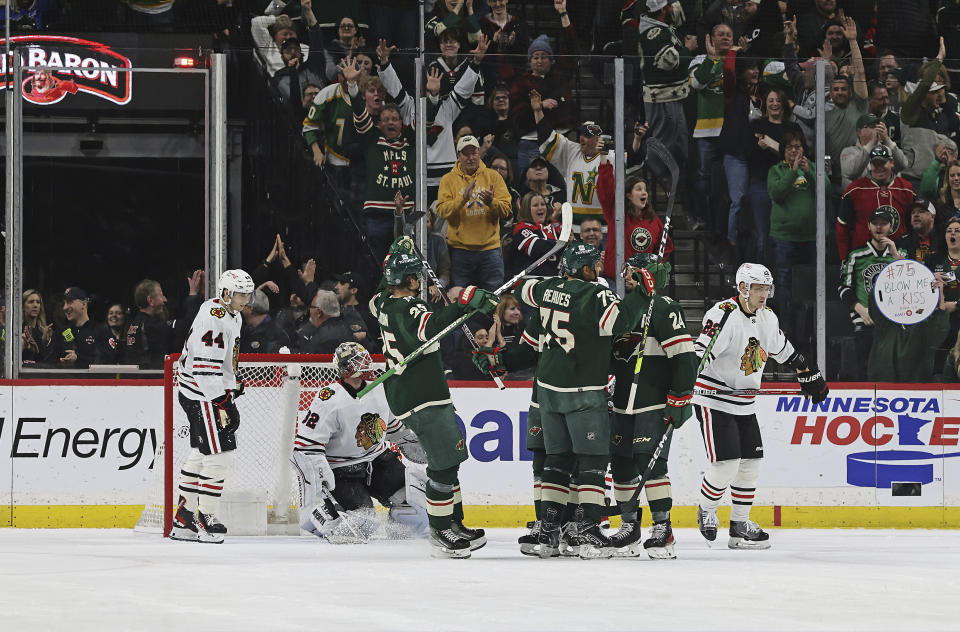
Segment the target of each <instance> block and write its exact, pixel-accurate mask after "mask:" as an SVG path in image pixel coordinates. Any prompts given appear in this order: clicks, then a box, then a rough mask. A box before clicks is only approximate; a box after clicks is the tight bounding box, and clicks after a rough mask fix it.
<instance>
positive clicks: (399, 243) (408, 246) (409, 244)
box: [387, 235, 413, 255]
mask: <svg viewBox="0 0 960 632" xmlns="http://www.w3.org/2000/svg"><path fill="white" fill-rule="evenodd" d="M400 253H404V254H408V255H409V254H413V239H411V238H410V237H409V236H408V235H400V236H399V237H397V238H396V239H394V240H393V243H392V244H390V248H389V249H388V250H387V254H391V255H396V254H400Z"/></svg>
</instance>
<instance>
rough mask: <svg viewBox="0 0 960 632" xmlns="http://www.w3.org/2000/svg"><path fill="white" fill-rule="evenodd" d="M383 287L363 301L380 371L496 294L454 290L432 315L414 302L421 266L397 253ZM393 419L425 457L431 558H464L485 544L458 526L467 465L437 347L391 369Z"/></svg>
mask: <svg viewBox="0 0 960 632" xmlns="http://www.w3.org/2000/svg"><path fill="white" fill-rule="evenodd" d="M383 275H384V279H385V281H386V289H384V290H383V291H381V292H380V293H378V294H377V295H376V296H374V297H373V299H371V301H370V311H371V313H373V315H374V316H375V317H376V318H377V320H378V321H379V322H380V329H381V331H382V332H383V350H384V354H383V355H384V357H385V358H386V361H387V365H388V366H391V367H392V366H394V365H396V364H398V363H400V362H402V361H403V359H404V357H405V356H406V355H407V354H409V353H411V352H412V351H414V350H415V349H417V348H418V347H420V346H421V345H422V344H423V343H424V342H427V341H428V340H430V339H431V338H432V337H433V336H434V335H436V334H437V333H438V332H439V331H440V330H442V329H443V328H444V327H446V326H447V325H449V324H450V323H452V322H453V321H455V320H456V319H457V318H458V317H459V316H461V315H462V314H463V313H464V312H468V311H472V310H479V311H480V312H483V313H485V314H489V313H491V312H493V310H494V309H496V306H497V302H498V299H497V296H496V295H495V294H493V293H492V292H487V291H486V290H482V289H480V288H477V287H476V286H468V287H466V288H464V289H463V290H462V291H461V292H460V296H459V299H458V300H457V301H456V302H454V303H451V304H450V305H447V306H445V307H443V308H441V309H439V310H437V311H432V310H431V309H430V307H429V306H428V305H427V304H426V303H424V302H423V301H422V300H421V299H420V287H421V285H422V284H423V261H422V260H421V259H420V258H419V257H417V256H415V255H412V254H407V253H403V252H400V253H397V254H394V255H392V256H390V257H389V258H388V259H387V262H386V265H385V266H384V270H383ZM384 389H385V391H386V395H387V403H388V405H389V406H390V410H391V412H392V413H393V415H394V416H395V417H396V418H397V419H398V420H400V421H401V422H403V424H404V425H405V426H407V427H408V428H410V429H411V430H413V432H414V433H416V435H417V437H418V438H419V439H420V444H421V446H422V447H423V449H424V452H426V455H427V478H428V482H427V489H426V497H427V515H428V518H429V521H430V541H431V544H432V546H433V551H432V555H433V556H434V557H455V558H463V557H470V551H471V550H476V549H478V548H480V547H482V546H483V545H484V544H486V538H485V536H484V532H483V529H470V528H467V527H465V526H464V525H463V503H462V501H461V498H460V481H459V479H458V474H457V472H458V470H459V468H460V464H461V463H462V462H463V461H465V460H466V459H467V448H466V441H465V437H464V436H463V433H462V432H461V431H460V426H459V425H458V424H457V418H456V414H455V413H454V410H453V402H452V401H451V399H450V390H449V389H448V388H447V382H446V379H445V378H444V371H443V364H442V363H441V360H440V346H439V344H437V345H433V347H432V348H430V349H428V350H427V351H426V352H425V353H424V354H423V356H421V357H420V358H419V359H417V360H415V361H414V362H412V363H410V364H407V365H405V366H403V367H402V369H400V370H398V371H397V372H396V373H395V374H394V377H393V378H392V379H390V380H388V381H386V382H385V383H384Z"/></svg>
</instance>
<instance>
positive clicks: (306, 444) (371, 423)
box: [293, 382, 403, 469]
mask: <svg viewBox="0 0 960 632" xmlns="http://www.w3.org/2000/svg"><path fill="white" fill-rule="evenodd" d="M401 428H403V425H402V424H401V423H400V422H399V421H398V420H397V419H395V418H394V416H393V413H391V412H390V407H389V406H388V405H387V395H386V393H385V392H384V390H383V385H382V384H381V385H380V386H377V388H375V389H373V390H372V391H370V392H369V393H367V394H366V395H364V396H363V398H362V399H357V397H356V394H355V393H353V392H351V389H349V387H347V386H344V385H343V384H342V383H340V382H334V383H332V384H330V385H329V386H326V387H324V388H322V389H320V390H319V391H318V392H317V395H316V396H315V397H314V398H313V402H312V403H311V404H310V409H309V410H308V411H307V413H306V415H304V417H303V419H301V420H300V421H299V423H298V424H297V435H296V438H295V439H294V444H293V451H294V452H298V453H300V454H304V455H318V454H320V455H324V456H325V457H326V458H327V462H328V463H329V464H330V467H331V468H334V469H336V468H338V467H344V466H347V465H353V464H354V463H366V462H367V461H372V460H374V459H375V458H377V457H378V456H380V454H382V453H383V452H384V451H385V450H389V449H390V448H389V446H388V445H387V435H388V434H392V433H395V432H397V431H399V430H400V429H401Z"/></svg>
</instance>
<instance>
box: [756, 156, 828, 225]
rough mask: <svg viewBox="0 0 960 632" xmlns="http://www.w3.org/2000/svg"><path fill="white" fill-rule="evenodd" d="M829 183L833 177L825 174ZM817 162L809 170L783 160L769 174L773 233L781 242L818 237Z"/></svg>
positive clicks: (768, 184) (768, 191)
mask: <svg viewBox="0 0 960 632" xmlns="http://www.w3.org/2000/svg"><path fill="white" fill-rule="evenodd" d="M824 178H825V179H826V186H827V187H829V186H830V178H829V177H827V176H826V174H824ZM815 183H816V175H815V174H814V170H813V164H810V165H809V166H808V167H807V170H806V171H801V170H799V169H792V168H791V167H790V165H788V164H787V163H786V162H779V163H777V164H775V165H773V166H772V167H770V171H769V172H768V173H767V193H769V194H770V199H771V200H772V201H773V208H772V209H771V210H770V236H771V237H773V238H774V239H779V240H780V241H797V242H811V241H816V240H817V189H816V186H815Z"/></svg>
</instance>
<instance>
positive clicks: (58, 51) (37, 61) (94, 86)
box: [0, 35, 133, 105]
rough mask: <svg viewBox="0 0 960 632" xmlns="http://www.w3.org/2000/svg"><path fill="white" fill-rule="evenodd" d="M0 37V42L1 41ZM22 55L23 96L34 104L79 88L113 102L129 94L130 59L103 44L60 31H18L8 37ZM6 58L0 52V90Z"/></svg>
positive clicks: (60, 97)
mask: <svg viewBox="0 0 960 632" xmlns="http://www.w3.org/2000/svg"><path fill="white" fill-rule="evenodd" d="M4 41H5V40H4V39H3V38H0V45H2V44H3V43H4ZM10 42H11V44H16V45H17V49H18V50H19V52H20V54H21V55H22V58H23V65H24V66H25V71H26V75H25V77H24V78H23V80H22V82H21V92H22V94H23V98H24V99H26V100H27V101H30V102H31V103H36V104H37V105H52V104H54V103H59V102H60V101H62V100H63V99H64V98H66V97H67V96H68V95H72V94H77V93H78V92H83V93H87V94H91V95H94V96H97V97H100V98H101V99H106V100H107V101H111V102H113V103H116V104H117V105H126V104H127V103H129V102H130V99H131V98H132V97H133V73H131V72H122V71H120V70H117V68H132V67H133V65H132V64H131V63H130V59H129V58H128V57H125V56H124V55H121V54H120V53H118V52H116V51H115V50H113V49H111V48H110V47H109V46H107V45H106V44H101V43H99V42H93V41H90V40H85V39H80V38H76V37H68V36H64V35H21V36H17V37H11V38H10ZM9 73H10V71H9V70H8V65H7V59H6V58H5V57H4V56H2V55H0V74H2V75H4V76H6V77H7V80H6V81H3V82H0V90H2V89H6V88H8V87H9V86H10V85H11V83H12V81H11V79H10V77H9Z"/></svg>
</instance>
